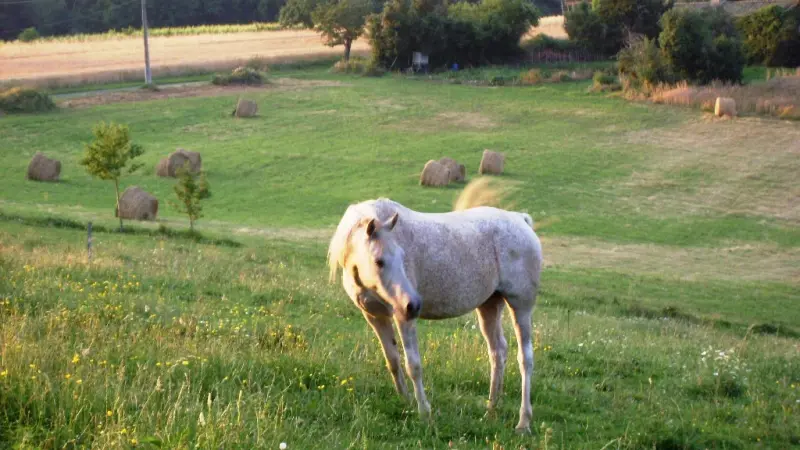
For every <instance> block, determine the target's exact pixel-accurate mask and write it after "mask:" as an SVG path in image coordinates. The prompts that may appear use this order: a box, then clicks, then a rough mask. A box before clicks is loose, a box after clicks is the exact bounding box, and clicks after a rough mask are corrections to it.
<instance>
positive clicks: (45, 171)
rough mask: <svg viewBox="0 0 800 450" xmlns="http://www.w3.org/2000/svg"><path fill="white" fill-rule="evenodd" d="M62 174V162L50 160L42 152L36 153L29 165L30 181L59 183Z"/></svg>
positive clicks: (28, 176)
mask: <svg viewBox="0 0 800 450" xmlns="http://www.w3.org/2000/svg"><path fill="white" fill-rule="evenodd" d="M60 174H61V161H58V160H56V159H50V158H48V157H47V156H44V153H42V152H36V154H35V155H33V159H31V162H30V164H28V175H27V178H28V179H29V180H34V181H58V176H59V175H60Z"/></svg>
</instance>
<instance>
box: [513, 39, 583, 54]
mask: <svg viewBox="0 0 800 450" xmlns="http://www.w3.org/2000/svg"><path fill="white" fill-rule="evenodd" d="M522 48H523V49H524V50H525V51H526V52H529V53H533V52H541V51H544V50H551V51H554V52H570V51H574V50H578V49H580V48H581V47H580V46H579V45H578V44H577V43H576V42H574V41H571V40H568V39H558V38H554V37H551V36H548V35H546V34H538V35H536V36H535V37H533V38H532V39H528V40H527V41H525V42H523V43H522Z"/></svg>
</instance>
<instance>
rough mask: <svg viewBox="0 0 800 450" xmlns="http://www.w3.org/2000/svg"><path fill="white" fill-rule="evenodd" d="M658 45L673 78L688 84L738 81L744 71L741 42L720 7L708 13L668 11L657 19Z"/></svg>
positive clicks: (731, 23)
mask: <svg viewBox="0 0 800 450" xmlns="http://www.w3.org/2000/svg"><path fill="white" fill-rule="evenodd" d="M661 26H662V31H661V34H660V35H659V40H658V42H659V44H660V45H661V49H662V54H663V56H664V59H665V60H666V62H667V64H668V65H669V67H670V68H671V69H672V71H673V72H674V73H675V75H676V76H677V77H678V78H680V79H682V80H688V81H692V82H699V83H709V82H711V81H712V80H721V81H732V82H739V81H741V79H742V71H743V69H744V54H743V52H742V47H741V39H740V37H739V35H738V33H737V32H736V29H735V27H734V25H733V21H732V19H731V17H730V16H729V15H728V14H727V13H725V12H724V11H723V10H722V9H721V8H717V9H716V10H715V11H711V12H710V13H709V12H707V11H695V10H689V9H683V10H672V11H669V12H667V13H666V14H664V16H663V17H662V18H661Z"/></svg>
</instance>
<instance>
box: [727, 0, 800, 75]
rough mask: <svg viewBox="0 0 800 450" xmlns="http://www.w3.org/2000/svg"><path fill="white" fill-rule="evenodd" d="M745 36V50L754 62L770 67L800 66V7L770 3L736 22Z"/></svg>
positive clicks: (750, 61)
mask: <svg viewBox="0 0 800 450" xmlns="http://www.w3.org/2000/svg"><path fill="white" fill-rule="evenodd" d="M736 25H737V27H738V29H739V30H740V32H741V33H742V36H743V37H744V50H745V54H746V56H747V60H748V62H749V63H751V64H763V65H766V66H771V67H781V66H783V67H795V66H800V31H799V30H800V29H799V28H798V27H799V26H800V10H798V8H793V9H792V10H787V9H784V8H782V7H781V6H778V5H773V6H767V7H765V8H761V9H759V10H758V11H756V12H754V13H752V14H750V15H747V16H744V17H742V18H740V19H739V20H738V21H737V23H736Z"/></svg>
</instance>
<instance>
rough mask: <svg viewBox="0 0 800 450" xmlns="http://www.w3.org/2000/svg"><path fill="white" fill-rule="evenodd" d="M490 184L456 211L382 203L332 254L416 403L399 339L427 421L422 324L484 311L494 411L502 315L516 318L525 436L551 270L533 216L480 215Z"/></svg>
mask: <svg viewBox="0 0 800 450" xmlns="http://www.w3.org/2000/svg"><path fill="white" fill-rule="evenodd" d="M487 183H488V181H487V180H486V179H479V180H477V181H474V182H472V183H470V184H469V185H468V186H467V187H466V188H465V189H464V191H463V192H462V193H461V195H460V196H459V199H458V201H457V202H456V207H455V210H456V211H455V212H450V213H441V214H432V213H421V212H417V211H413V210H411V209H409V208H406V207H404V206H403V205H401V204H399V203H397V202H394V201H391V200H388V199H378V200H369V201H365V202H361V203H358V204H355V205H351V206H350V207H348V208H347V211H346V212H345V214H344V216H343V217H342V220H341V222H340V223H339V226H338V227H337V229H336V233H335V234H334V236H333V238H332V239H331V242H330V247H329V249H328V263H329V266H330V271H331V280H332V281H334V280H335V279H336V273H337V270H338V268H339V267H342V268H343V271H342V272H343V273H342V284H343V285H344V288H345V291H347V294H348V295H349V296H350V298H351V299H352V300H353V302H354V303H355V304H356V305H357V306H358V307H359V308H360V309H361V311H362V313H363V315H364V318H365V319H366V320H367V322H369V324H370V325H371V326H372V329H373V330H374V331H375V334H376V335H377V337H378V339H379V340H380V342H381V346H382V347H383V354H384V357H385V358H386V364H387V366H388V369H389V371H390V372H391V375H392V378H393V380H394V385H395V388H396V389H397V392H398V393H399V394H401V395H403V396H405V397H407V396H408V394H407V391H406V384H405V380H404V378H403V373H402V370H401V366H400V354H399V352H398V349H397V344H396V341H395V339H394V329H393V328H392V320H394V322H395V323H396V324H397V327H398V329H399V330H400V336H401V340H402V344H403V348H404V351H405V356H406V371H407V373H408V376H409V377H410V378H411V380H412V382H413V384H414V395H415V397H416V400H417V405H418V407H419V412H420V414H421V415H422V416H423V417H429V416H430V410H431V407H430V404H429V403H428V400H427V398H426V397H425V390H424V388H423V386H422V367H421V363H420V362H421V358H420V355H419V349H418V345H417V332H416V324H415V322H416V319H417V318H421V319H446V318H451V317H457V316H461V315H463V314H466V313H468V312H470V311H472V310H475V309H477V313H478V321H479V323H480V327H481V332H482V333H483V336H484V337H485V338H486V344H487V346H488V349H489V358H490V361H491V387H490V390H489V402H488V407H489V409H490V410H492V409H494V407H495V405H496V404H497V401H498V398H499V396H500V393H501V391H502V385H503V373H504V370H505V363H506V355H507V344H506V339H505V337H504V335H503V324H502V315H503V307H504V306H505V305H506V304H507V305H508V306H509V309H511V314H512V317H513V319H514V325H515V331H516V335H517V342H518V343H519V353H518V359H519V367H520V372H521V375H522V377H521V378H522V405H521V407H520V417H519V423H518V424H517V427H516V429H517V431H518V432H526V431H529V429H530V421H531V417H532V414H533V410H532V408H531V401H530V391H531V375H532V373H533V344H532V343H531V316H532V313H533V309H534V305H535V303H536V294H537V291H538V287H539V276H540V272H541V269H542V249H541V244H540V242H539V238H538V237H537V236H536V233H534V231H533V220H532V219H531V217H530V216H529V215H528V214H524V213H518V212H511V211H505V210H502V209H497V208H494V207H488V206H480V207H478V205H479V204H481V203H485V200H486V198H492V197H493V195H494V194H496V193H497V192H494V191H492V190H490V189H489V188H488V186H487Z"/></svg>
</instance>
